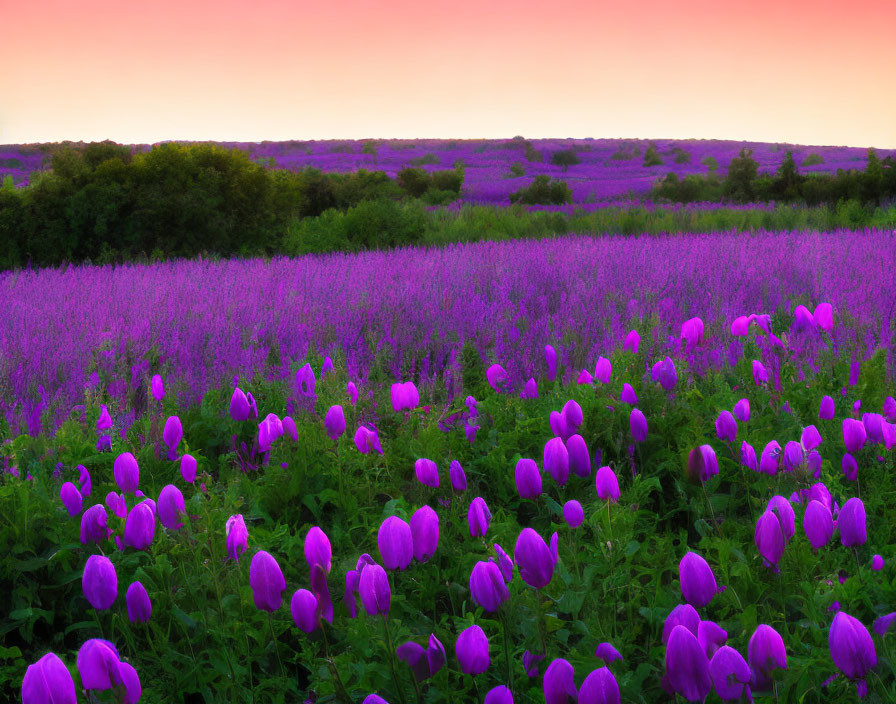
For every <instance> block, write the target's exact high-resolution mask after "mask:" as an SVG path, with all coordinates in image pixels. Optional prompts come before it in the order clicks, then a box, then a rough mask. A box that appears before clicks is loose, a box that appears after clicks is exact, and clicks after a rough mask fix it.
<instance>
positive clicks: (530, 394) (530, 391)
mask: <svg viewBox="0 0 896 704" xmlns="http://www.w3.org/2000/svg"><path fill="white" fill-rule="evenodd" d="M520 398H538V384H537V383H536V381H535V379H534V378H530V379H529V381H527V382H526V383H525V385H524V386H523V390H522V391H520Z"/></svg>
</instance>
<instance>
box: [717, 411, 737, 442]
mask: <svg viewBox="0 0 896 704" xmlns="http://www.w3.org/2000/svg"><path fill="white" fill-rule="evenodd" d="M716 435H717V436H718V438H719V440H724V441H725V442H734V441H735V440H737V421H736V420H735V419H734V415H733V414H732V413H731V411H722V412H721V413H719V417H718V418H716Z"/></svg>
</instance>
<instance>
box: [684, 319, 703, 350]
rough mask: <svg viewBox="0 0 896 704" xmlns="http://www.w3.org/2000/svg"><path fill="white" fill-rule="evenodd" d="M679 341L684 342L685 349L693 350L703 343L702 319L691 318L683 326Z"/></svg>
mask: <svg viewBox="0 0 896 704" xmlns="http://www.w3.org/2000/svg"><path fill="white" fill-rule="evenodd" d="M678 339H679V340H682V341H684V343H685V345H684V347H685V349H688V350H693V348H694V347H696V346H697V345H699V344H700V343H701V342H702V341H703V321H702V320H701V319H700V318H691V319H690V320H685V321H684V322H683V323H682V324H681V334H680V335H679V337H678Z"/></svg>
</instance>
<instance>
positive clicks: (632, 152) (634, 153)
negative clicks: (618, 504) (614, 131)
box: [610, 143, 641, 161]
mask: <svg viewBox="0 0 896 704" xmlns="http://www.w3.org/2000/svg"><path fill="white" fill-rule="evenodd" d="M639 156H641V145H640V144H637V143H634V144H631V143H629V144H623V145H622V146H620V147H619V149H617V150H616V151H615V152H613V154H611V155H610V158H611V159H613V160H614V161H629V160H630V159H635V158H637V157H639Z"/></svg>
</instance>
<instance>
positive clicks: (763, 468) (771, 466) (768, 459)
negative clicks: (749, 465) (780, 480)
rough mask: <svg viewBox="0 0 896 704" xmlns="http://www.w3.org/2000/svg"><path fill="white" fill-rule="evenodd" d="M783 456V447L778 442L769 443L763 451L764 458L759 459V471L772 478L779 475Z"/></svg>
mask: <svg viewBox="0 0 896 704" xmlns="http://www.w3.org/2000/svg"><path fill="white" fill-rule="evenodd" d="M781 454H782V453H781V446H780V445H779V444H778V441H777V440H772V441H771V442H770V443H768V444H767V445H766V446H765V448H764V449H763V450H762V456H761V457H760V458H759V471H760V472H762V473H763V474H768V475H771V476H774V475H775V474H777V473H778V463H779V461H780V457H781Z"/></svg>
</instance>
